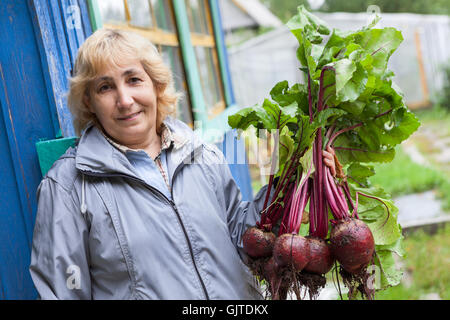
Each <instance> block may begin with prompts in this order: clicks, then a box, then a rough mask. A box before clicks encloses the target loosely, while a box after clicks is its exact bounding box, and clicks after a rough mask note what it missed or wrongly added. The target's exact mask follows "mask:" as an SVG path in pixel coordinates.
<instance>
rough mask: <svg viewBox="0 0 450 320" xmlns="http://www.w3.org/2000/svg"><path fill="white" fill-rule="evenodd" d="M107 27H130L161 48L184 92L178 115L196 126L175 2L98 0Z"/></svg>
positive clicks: (176, 82) (176, 85) (175, 82)
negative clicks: (178, 32)
mask: <svg viewBox="0 0 450 320" xmlns="http://www.w3.org/2000/svg"><path fill="white" fill-rule="evenodd" d="M98 7H99V10H100V15H101V18H102V21H103V26H104V27H106V28H115V29H126V30H131V31H133V32H136V33H139V34H140V35H142V36H144V37H146V38H147V39H149V40H150V41H152V43H153V44H155V45H156V46H157V48H158V49H159V51H160V53H161V55H162V57H163V59H164V61H165V63H166V64H167V65H169V66H170V67H171V69H172V72H173V76H174V84H175V88H176V90H177V91H179V92H183V93H184V97H183V99H182V100H181V101H180V103H179V104H178V106H177V118H179V119H180V120H182V121H184V122H185V123H187V124H189V125H191V127H192V126H193V117H192V108H191V104H190V101H189V95H188V87H187V83H186V76H185V72H184V67H183V62H182V57H181V50H180V45H179V41H178V37H177V32H176V26H175V17H174V9H173V6H172V1H167V0H98Z"/></svg>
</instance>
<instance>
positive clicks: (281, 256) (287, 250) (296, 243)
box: [273, 233, 309, 272]
mask: <svg viewBox="0 0 450 320" xmlns="http://www.w3.org/2000/svg"><path fill="white" fill-rule="evenodd" d="M273 256H274V258H275V262H276V263H277V265H278V266H280V267H284V266H292V267H293V268H294V270H295V271H296V272H300V271H302V270H303V268H304V267H305V266H306V264H307V263H308V261H309V242H308V240H307V239H306V238H304V237H302V236H299V235H295V234H291V233H285V234H283V235H281V236H279V237H278V238H277V239H276V241H275V244H274V247H273Z"/></svg>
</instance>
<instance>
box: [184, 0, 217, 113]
mask: <svg viewBox="0 0 450 320" xmlns="http://www.w3.org/2000/svg"><path fill="white" fill-rule="evenodd" d="M185 6H186V10H187V16H188V20H189V29H190V32H191V43H192V45H193V46H194V50H195V57H196V60H197V66H198V73H199V76H200V82H201V87H202V91H203V95H204V99H205V104H206V108H207V113H208V118H209V119H211V118H214V117H215V116H216V115H218V114H219V113H221V112H222V111H223V110H224V109H225V99H224V92H223V85H222V79H221V76H220V67H219V61H218V57H217V51H216V43H215V39H214V31H213V26H212V19H211V14H210V12H211V10H210V7H209V1H208V0H185Z"/></svg>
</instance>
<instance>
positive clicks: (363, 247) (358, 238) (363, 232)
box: [330, 219, 375, 274]
mask: <svg viewBox="0 0 450 320" xmlns="http://www.w3.org/2000/svg"><path fill="white" fill-rule="evenodd" d="M330 243H331V251H332V252H333V255H334V256H335V257H336V259H337V261H339V263H340V264H341V266H342V267H343V268H344V270H345V271H347V272H348V273H351V274H357V273H359V272H361V271H362V270H363V269H364V268H365V267H366V266H367V265H368V264H369V262H370V261H371V259H372V256H373V254H374V251H375V241H374V238H373V235H372V232H371V231H370V229H369V227H368V226H367V225H366V224H365V223H364V222H362V221H361V220H358V219H345V220H338V221H337V222H336V224H335V225H334V226H333V229H332V230H331V235H330Z"/></svg>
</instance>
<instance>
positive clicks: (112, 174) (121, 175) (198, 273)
mask: <svg viewBox="0 0 450 320" xmlns="http://www.w3.org/2000/svg"><path fill="white" fill-rule="evenodd" d="M194 152H195V151H194ZM194 152H193V153H192V154H191V158H192V157H193V154H194ZM180 167H182V166H180V165H179V166H178V167H177V168H176V169H175V172H174V174H173V177H172V185H173V180H174V177H175V174H176V173H177V172H178V169H179V168H180ZM83 173H84V174H86V175H91V176H97V177H106V176H109V177H124V178H129V179H132V180H135V181H138V182H140V183H142V184H143V185H144V186H145V187H146V188H148V189H149V190H151V191H153V192H154V193H157V194H159V195H160V196H161V197H162V198H163V199H164V200H166V201H167V202H168V203H169V204H170V206H171V207H172V209H173V211H174V212H175V214H176V216H177V218H178V221H179V223H180V225H181V229H182V230H183V233H184V237H185V238H186V242H187V244H188V248H189V253H190V255H191V259H192V264H193V265H194V270H195V273H196V274H197V277H198V280H199V282H200V284H201V286H202V289H203V293H204V295H205V297H206V300H210V298H209V295H208V291H207V290H206V286H205V283H204V281H203V279H202V276H201V275H200V271H199V270H198V267H197V263H196V262H195V257H194V250H193V249H192V244H191V240H190V239H189V237H188V233H187V230H186V228H185V226H184V223H183V220H182V219H181V216H180V213H179V212H178V209H177V207H176V204H175V202H174V201H173V200H170V199H169V198H167V197H166V195H165V194H164V193H162V192H161V191H159V190H158V189H156V188H155V187H152V186H151V185H148V184H147V183H146V182H145V181H143V180H141V179H139V178H136V177H133V176H130V175H126V174H118V173H108V174H102V173H95V172H92V171H83ZM172 190H173V188H171V190H170V193H171V196H172V199H173V191H172Z"/></svg>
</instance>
